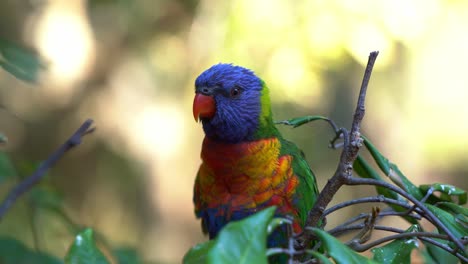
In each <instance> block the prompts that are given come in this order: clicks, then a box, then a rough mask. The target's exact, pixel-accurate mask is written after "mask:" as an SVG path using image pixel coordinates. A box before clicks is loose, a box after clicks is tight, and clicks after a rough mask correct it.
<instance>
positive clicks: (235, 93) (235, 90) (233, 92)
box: [231, 87, 241, 98]
mask: <svg viewBox="0 0 468 264" xmlns="http://www.w3.org/2000/svg"><path fill="white" fill-rule="evenodd" d="M240 93H241V89H240V88H239V87H234V88H232V89H231V97H233V98H236V97H238V96H239V95H240Z"/></svg>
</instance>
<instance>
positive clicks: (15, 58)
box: [0, 39, 45, 82]
mask: <svg viewBox="0 0 468 264" xmlns="http://www.w3.org/2000/svg"><path fill="white" fill-rule="evenodd" d="M0 55H1V56H2V58H0V66H1V67H2V68H3V69H4V70H5V71H7V72H9V73H10V74H12V75H13V76H15V77H16V78H18V79H20V80H23V81H26V82H35V81H36V80H37V76H38V73H39V71H40V70H41V69H44V68H45V65H44V63H43V62H42V61H41V59H40V58H39V56H38V55H37V54H35V53H34V52H32V51H30V50H28V49H25V48H23V47H20V46H18V45H17V44H15V43H12V42H10V41H7V40H4V39H0Z"/></svg>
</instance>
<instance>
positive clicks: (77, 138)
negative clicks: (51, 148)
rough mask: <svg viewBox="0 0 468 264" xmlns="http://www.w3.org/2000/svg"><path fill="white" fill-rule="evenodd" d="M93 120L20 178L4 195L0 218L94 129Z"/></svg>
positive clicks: (89, 120) (86, 122) (0, 206)
mask: <svg viewBox="0 0 468 264" xmlns="http://www.w3.org/2000/svg"><path fill="white" fill-rule="evenodd" d="M92 123H93V120H91V119H88V120H86V121H85V122H84V123H83V124H82V125H81V126H80V128H78V130H76V132H75V133H74V134H73V135H72V136H71V137H70V138H69V139H68V140H67V141H66V142H65V143H63V144H62V145H61V146H60V147H59V148H58V149H57V150H56V151H55V152H54V153H52V154H51V155H50V156H49V157H48V158H47V160H45V161H44V162H42V163H41V165H40V166H39V168H37V170H36V171H35V172H34V173H33V174H32V175H31V176H29V177H27V178H25V179H24V180H22V181H21V182H20V183H18V184H17V185H16V186H15V187H13V188H12V189H11V191H10V192H9V193H8V195H7V196H6V198H5V200H3V202H2V204H1V205H0V220H1V219H2V218H3V216H4V215H5V213H6V212H7V211H8V209H9V208H10V207H11V206H12V205H13V203H14V202H15V201H16V200H17V199H18V198H19V197H20V196H21V195H22V194H24V193H25V192H27V191H28V190H29V189H31V187H33V186H34V185H35V184H37V183H38V182H39V181H40V180H41V179H42V178H43V177H44V175H45V174H46V172H47V171H48V170H49V169H50V168H51V167H52V166H54V164H55V163H56V162H57V161H58V160H59V159H60V158H61V157H62V156H63V155H64V154H65V153H66V152H67V151H69V150H70V149H72V148H73V147H76V146H78V145H79V144H80V143H81V139H82V137H83V136H85V135H87V134H89V133H91V132H93V131H94V128H91V124H92Z"/></svg>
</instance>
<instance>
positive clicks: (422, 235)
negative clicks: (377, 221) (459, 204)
mask: <svg viewBox="0 0 468 264" xmlns="http://www.w3.org/2000/svg"><path fill="white" fill-rule="evenodd" d="M402 231H403V233H399V234H396V235H391V236H386V237H383V238H380V239H377V240H374V241H372V242H370V243H368V244H365V245H364V244H360V243H359V242H358V241H357V240H352V241H350V242H349V243H347V244H348V246H350V247H351V248H352V249H354V250H355V251H357V252H364V251H366V250H369V249H371V248H373V247H376V246H378V245H380V244H383V243H385V242H388V241H393V240H397V239H402V238H418V239H420V240H423V241H426V242H428V243H431V244H433V245H435V246H437V247H439V248H441V249H443V250H445V251H447V252H452V248H450V247H448V246H447V245H444V244H442V243H440V242H438V241H436V240H433V239H430V237H433V238H438V239H445V240H449V239H448V237H447V236H445V235H441V234H436V233H431V232H410V233H405V231H404V230H402ZM453 254H454V255H455V256H456V257H458V258H459V259H460V260H461V261H463V262H466V261H467V260H468V258H467V257H465V256H463V255H462V254H460V253H459V252H455V253H453Z"/></svg>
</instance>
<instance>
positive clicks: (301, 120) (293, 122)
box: [275, 116, 330, 128]
mask: <svg viewBox="0 0 468 264" xmlns="http://www.w3.org/2000/svg"><path fill="white" fill-rule="evenodd" d="M315 120H325V121H330V119H328V118H326V117H324V116H301V117H296V118H291V119H288V120H282V121H276V122H275V123H276V124H282V125H288V126H292V127H294V128H296V127H298V126H302V125H304V124H307V123H309V122H312V121H315Z"/></svg>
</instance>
